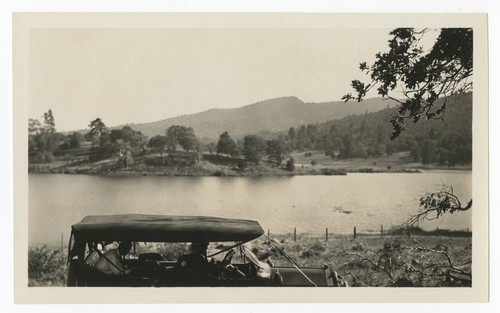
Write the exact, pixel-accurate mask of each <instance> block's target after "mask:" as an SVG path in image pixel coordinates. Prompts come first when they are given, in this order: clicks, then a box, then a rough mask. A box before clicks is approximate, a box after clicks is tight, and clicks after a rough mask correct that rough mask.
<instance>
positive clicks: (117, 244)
mask: <svg viewBox="0 0 500 313" xmlns="http://www.w3.org/2000/svg"><path fill="white" fill-rule="evenodd" d="M454 17H455V18H454ZM13 20H14V24H13V25H14V26H13V48H14V50H13V58H14V63H13V68H14V104H15V105H14V117H15V118H14V121H15V123H14V124H15V125H14V133H15V134H17V135H19V138H23V141H22V142H24V144H19V145H18V147H17V148H16V152H15V159H16V160H15V162H17V166H16V169H18V170H19V171H16V178H15V180H17V182H16V181H15V186H16V187H15V188H17V193H16V195H17V198H15V206H16V212H15V214H14V219H15V238H17V239H15V249H16V259H19V260H20V261H21V262H20V264H21V265H16V275H17V278H19V279H16V283H15V284H16V286H17V287H18V293H17V294H16V297H18V298H19V299H20V301H21V302H31V301H33V300H26V295H31V294H34V293H39V294H40V295H47V294H49V293H51V290H57V293H56V294H55V295H52V296H51V297H52V298H51V299H53V300H50V302H53V303H65V302H68V301H69V302H76V303H78V302H79V301H81V300H77V299H79V296H80V295H83V294H86V293H88V292H89V291H90V292H92V291H95V290H96V288H98V290H102V288H101V287H107V288H106V289H105V290H110V291H112V293H113V299H114V300H113V301H118V302H121V301H124V302H128V301H130V302H144V301H146V302H177V301H181V302H183V301H182V300H179V299H180V298H176V297H177V296H179V295H188V294H189V293H190V292H191V290H192V288H194V287H203V290H206V291H207V294H212V293H213V294H222V293H223V294H224V297H223V298H222V299H224V300H226V301H228V302H232V300H231V299H232V296H231V294H232V293H233V292H234V295H235V296H234V299H251V297H254V296H255V297H259V298H260V297H261V296H262V295H263V294H266V295H267V297H268V298H266V296H264V298H260V299H267V300H266V301H273V300H272V295H273V294H275V295H276V297H277V299H280V300H283V299H284V293H287V292H293V293H296V292H297V294H298V297H297V299H296V300H295V301H301V299H306V298H307V299H314V300H315V301H324V302H330V301H335V300H333V299H331V298H330V297H329V296H330V295H332V294H337V295H346V294H350V297H351V298H350V301H354V302H356V301H363V298H362V296H361V293H367V292H370V293H372V292H373V294H374V295H380V294H384V293H386V294H387V299H390V295H389V293H395V294H399V293H400V295H401V296H402V298H401V299H403V300H404V299H407V300H406V301H409V300H410V299H411V297H408V296H407V297H406V298H405V295H408V293H407V292H409V291H411V292H415V293H419V292H422V293H424V294H425V293H426V292H429V293H430V292H432V293H434V294H436V293H437V294H440V293H443V294H444V293H446V292H448V291H449V290H451V289H452V290H453V292H454V293H455V294H458V295H463V298H462V300H466V301H473V300H474V299H483V301H484V299H485V298H484V297H486V296H487V288H488V281H487V273H486V274H485V273H484V271H487V267H488V262H487V258H486V259H484V258H483V259H478V257H479V256H484V255H487V253H488V251H487V249H488V240H487V224H488V190H487V170H488V159H487V155H485V154H484V153H486V154H487V151H488V150H487V149H488V147H487V138H488V137H487V128H485V127H487V105H488V103H487V90H488V89H487V79H486V77H487V74H486V73H487V63H486V62H487V59H486V58H484V56H485V55H487V51H486V39H485V38H486V16H485V15H482V14H461V15H460V14H456V15H451V16H446V18H444V16H439V15H436V16H428V17H427V19H424V20H422V19H421V18H420V16H419V15H412V14H407V15H404V14H399V15H397V18H396V17H395V18H394V20H393V21H391V22H390V23H388V22H381V20H385V19H380V18H379V19H377V18H369V17H367V16H365V15H356V14H354V15H353V14H351V15H349V14H236V13H229V14H217V13H211V14H210V13H203V14H201V13H199V14H195V13H191V14H187V13H170V14H148V13H127V14H125V13H114V14H111V13H110V14H104V15H103V14H92V13H87V14H84V13H16V14H14V17H13ZM408 21H409V22H408ZM485 117H486V120H485V119H484V118H485ZM481 124H483V125H481ZM16 132H17V133H16ZM485 175H486V176H485ZM21 186H22V187H21ZM473 199H474V202H473ZM21 242H23V243H21ZM130 287H133V288H132V289H131V288H130ZM235 287H238V288H235ZM250 287H251V288H250ZM292 287H293V288H292ZM122 291H123V292H122ZM134 291H137V292H141V294H144V295H145V296H144V298H142V299H137V298H129V299H128V300H125V298H123V299H121V298H120V297H124V295H127V294H133V293H134ZM246 291H248V292H249V293H248V294H245V293H246ZM250 291H251V292H250ZM59 292H60V293H59ZM165 293H169V294H170V296H169V298H159V299H157V298H155V299H157V300H149V301H148V300H147V299H149V298H148V296H149V295H152V297H158V296H160V295H162V294H165ZM67 294H68V295H70V296H69V297H67V298H65V299H63V298H62V295H67ZM477 294H479V296H477ZM58 295H60V296H58ZM252 295H254V296H252ZM301 295H310V297H304V298H301ZM32 299H37V298H32ZM145 299H146V300H145ZM203 299H207V298H203V297H201V298H200V300H203ZM446 299H450V298H446ZM290 300H291V299H290ZM459 300H460V299H456V301H459ZM34 301H40V302H43V301H42V300H34ZM87 301H88V300H87ZM203 301H207V302H214V301H213V298H212V301H210V300H203ZM235 301H238V300H235ZM90 302H93V301H90ZM95 302H102V300H96V301H95Z"/></svg>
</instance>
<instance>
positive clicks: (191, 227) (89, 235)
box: [72, 214, 264, 242]
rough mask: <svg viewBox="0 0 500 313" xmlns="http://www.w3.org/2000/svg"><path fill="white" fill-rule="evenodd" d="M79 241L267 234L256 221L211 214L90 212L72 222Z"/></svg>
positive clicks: (232, 238) (223, 238)
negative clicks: (98, 213) (116, 213)
mask: <svg viewBox="0 0 500 313" xmlns="http://www.w3.org/2000/svg"><path fill="white" fill-rule="evenodd" d="M72 232H73V235H74V236H75V239H76V240H78V241H93V240H110V241H111V240H116V241H144V242H196V241H204V242H227V241H233V242H247V241H250V240H253V239H256V238H258V237H260V236H261V235H263V234H264V230H263V229H262V227H261V226H260V224H259V223H258V222H257V221H253V220H244V219H232V218H222V217H208V216H174V215H147V214H120V215H89V216H86V217H84V218H83V219H82V220H81V221H80V222H79V223H76V224H74V225H73V226H72Z"/></svg>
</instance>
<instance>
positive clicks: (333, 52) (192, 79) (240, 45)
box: [29, 28, 391, 131]
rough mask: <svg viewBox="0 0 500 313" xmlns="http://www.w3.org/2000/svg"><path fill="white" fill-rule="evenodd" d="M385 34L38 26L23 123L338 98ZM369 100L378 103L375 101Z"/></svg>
mask: <svg viewBox="0 0 500 313" xmlns="http://www.w3.org/2000/svg"><path fill="white" fill-rule="evenodd" d="M390 30H391V29H346V28H336V29H328V28H315V29H303V28H301V29H290V28H268V29H266V28H245V29H238V28H236V29H235V28H198V29H196V28H184V29H182V28H180V29H175V28H159V29H158V28H155V29H144V28H131V29H123V28H114V29H113V28H106V29H105V28H36V29H32V30H31V31H30V41H29V47H30V48H29V49H30V50H29V75H30V76H29V117H30V118H36V119H39V120H40V121H43V113H44V112H46V111H48V110H49V109H51V110H52V112H53V115H54V118H55V122H56V129H57V130H58V131H70V130H77V129H84V128H87V127H88V124H89V122H90V121H91V120H93V119H95V118H97V117H99V118H101V119H102V120H103V121H104V123H105V124H106V125H107V126H117V125H123V124H127V123H142V122H153V121H158V120H162V119H166V118H170V117H175V116H179V115H183V114H192V113H197V112H201V111H205V110H208V109H211V108H233V107H241V106H244V105H248V104H252V103H255V102H258V101H262V100H266V99H272V98H277V97H284V96H296V97H298V98H299V99H301V100H303V101H304V102H325V101H338V100H340V98H341V97H342V96H343V95H344V94H346V93H347V92H351V88H350V82H351V80H352V79H354V78H361V79H365V80H368V79H367V77H366V76H364V74H362V73H361V72H360V70H359V69H358V65H359V63H360V62H362V61H367V62H369V63H370V62H373V61H374V56H375V54H376V53H377V52H380V51H386V50H387V49H388V48H387V40H388V39H389V35H388V34H389V32H390ZM373 96H375V95H374V94H373Z"/></svg>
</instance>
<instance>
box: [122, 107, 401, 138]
mask: <svg viewBox="0 0 500 313" xmlns="http://www.w3.org/2000/svg"><path fill="white" fill-rule="evenodd" d="M394 105H395V102H391V101H387V100H382V98H373V99H367V100H364V101H362V102H360V103H358V102H348V103H345V102H343V101H336V102H323V103H304V102H303V101H302V100H300V99H298V98H297V97H282V98H276V99H270V100H265V101H260V102H257V103H254V104H250V105H247V106H243V107H240V108H233V109H210V110H208V111H204V112H200V113H196V114H191V115H183V116H179V117H174V118H169V119H165V120H161V121H157V122H151V123H142V124H131V125H130V126H131V127H132V128H133V129H135V130H139V131H142V133H143V134H144V135H146V136H148V137H151V136H155V135H160V134H165V130H166V129H167V128H168V127H170V126H172V125H183V126H187V127H192V128H193V129H194V130H195V132H196V135H197V136H198V137H199V138H208V139H213V140H215V139H217V138H218V136H219V135H220V134H221V133H222V132H224V131H228V132H229V134H230V135H231V137H233V138H239V137H242V136H245V135H248V134H256V133H259V132H263V131H266V132H279V131H284V130H288V129H289V128H290V127H291V126H297V125H302V124H305V125H307V124H311V123H322V122H326V121H329V120H333V119H339V118H342V117H345V116H348V115H353V114H363V113H366V112H368V113H369V112H376V111H379V110H381V109H384V108H387V107H388V106H389V107H393V106H394Z"/></svg>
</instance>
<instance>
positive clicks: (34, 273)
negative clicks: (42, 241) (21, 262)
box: [28, 245, 66, 286]
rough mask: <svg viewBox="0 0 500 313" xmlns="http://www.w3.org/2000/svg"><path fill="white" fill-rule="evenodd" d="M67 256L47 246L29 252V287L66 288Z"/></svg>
mask: <svg viewBox="0 0 500 313" xmlns="http://www.w3.org/2000/svg"><path fill="white" fill-rule="evenodd" d="M65 284H66V255H65V254H64V253H62V251H60V250H57V249H50V248H48V247H47V246H46V245H43V246H41V247H37V248H30V249H29V250H28V286H64V285H65Z"/></svg>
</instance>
